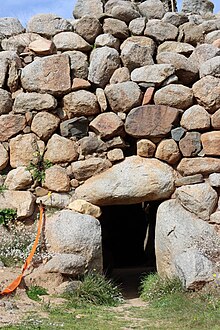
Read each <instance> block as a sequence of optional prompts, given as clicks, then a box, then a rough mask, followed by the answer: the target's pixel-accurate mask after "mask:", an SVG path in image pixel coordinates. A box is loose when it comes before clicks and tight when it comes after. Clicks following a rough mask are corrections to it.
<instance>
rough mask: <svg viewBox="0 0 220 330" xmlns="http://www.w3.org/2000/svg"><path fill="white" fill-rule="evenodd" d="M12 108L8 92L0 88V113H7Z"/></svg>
mask: <svg viewBox="0 0 220 330" xmlns="http://www.w3.org/2000/svg"><path fill="white" fill-rule="evenodd" d="M11 110H12V97H11V94H10V93H9V92H7V91H6V90H4V89H1V88H0V115H3V114H7V113H9V112H10V111H11Z"/></svg>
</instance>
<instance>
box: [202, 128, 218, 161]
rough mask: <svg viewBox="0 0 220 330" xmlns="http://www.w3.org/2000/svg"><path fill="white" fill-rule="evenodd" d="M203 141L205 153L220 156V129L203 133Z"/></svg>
mask: <svg viewBox="0 0 220 330" xmlns="http://www.w3.org/2000/svg"><path fill="white" fill-rule="evenodd" d="M201 141H202V146H203V150H204V153H205V155H208V156H220V131H213V132H207V133H204V134H202V135H201Z"/></svg>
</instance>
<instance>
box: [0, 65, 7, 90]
mask: <svg viewBox="0 0 220 330" xmlns="http://www.w3.org/2000/svg"><path fill="white" fill-rule="evenodd" d="M7 73H8V60H7V59H1V62H0V87H1V88H2V87H4V84H5V80H6V76H7Z"/></svg>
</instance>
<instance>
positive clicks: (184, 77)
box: [157, 52, 198, 85]
mask: <svg viewBox="0 0 220 330" xmlns="http://www.w3.org/2000/svg"><path fill="white" fill-rule="evenodd" d="M157 63H159V64H164V65H165V64H167V63H169V64H170V65H172V66H174V68H175V74H176V75H177V77H178V78H179V81H180V82H181V83H182V84H183V85H190V84H192V83H193V82H195V81H196V79H197V76H198V69H197V67H196V65H194V63H193V62H191V60H189V59H188V58H186V57H185V56H184V55H181V54H177V53H172V52H163V53H161V54H159V55H157ZM167 65H168V64H167Z"/></svg>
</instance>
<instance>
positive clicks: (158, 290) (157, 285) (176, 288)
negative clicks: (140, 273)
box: [140, 274, 184, 301]
mask: <svg viewBox="0 0 220 330" xmlns="http://www.w3.org/2000/svg"><path fill="white" fill-rule="evenodd" d="M180 292H184V289H183V287H182V283H181V281H180V280H179V279H177V278H172V279H169V278H161V277H160V276H159V275H158V274H149V275H147V276H145V277H144V278H143V279H142V281H141V285H140V293H141V298H142V299H143V300H145V301H155V300H159V299H161V298H163V297H165V296H166V295H170V294H173V293H180Z"/></svg>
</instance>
